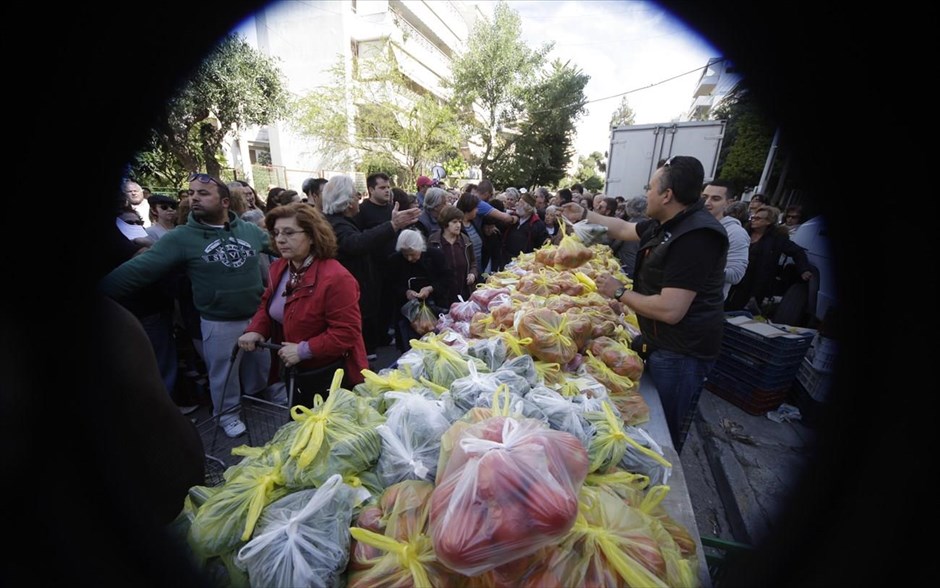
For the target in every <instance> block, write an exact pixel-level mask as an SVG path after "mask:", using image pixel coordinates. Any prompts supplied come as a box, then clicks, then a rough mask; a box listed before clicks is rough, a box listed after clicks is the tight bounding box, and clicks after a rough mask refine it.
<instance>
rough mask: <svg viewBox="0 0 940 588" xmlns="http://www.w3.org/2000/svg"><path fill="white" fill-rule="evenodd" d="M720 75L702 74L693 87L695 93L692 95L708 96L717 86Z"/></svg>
mask: <svg viewBox="0 0 940 588" xmlns="http://www.w3.org/2000/svg"><path fill="white" fill-rule="evenodd" d="M720 77H721V76H719V75H718V74H711V75H704V76H702V79H700V80H699V81H698V86H697V87H696V88H695V93H694V94H693V96H695V97H699V96H708V95H710V94H711V93H712V92H714V91H715V87H717V86H718V79H719V78H720Z"/></svg>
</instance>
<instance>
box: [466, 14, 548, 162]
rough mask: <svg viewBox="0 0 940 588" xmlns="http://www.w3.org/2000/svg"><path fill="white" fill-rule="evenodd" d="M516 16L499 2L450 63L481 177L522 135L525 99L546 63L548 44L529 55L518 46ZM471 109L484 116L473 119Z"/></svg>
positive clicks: (527, 50)
mask: <svg viewBox="0 0 940 588" xmlns="http://www.w3.org/2000/svg"><path fill="white" fill-rule="evenodd" d="M520 22H521V21H520V19H519V14H518V13H517V12H515V11H513V10H512V9H511V8H509V6H508V5H507V4H506V3H505V2H499V3H498V4H497V5H496V9H495V11H494V17H493V21H492V22H488V21H486V20H484V19H480V20H478V21H477V22H476V24H474V26H473V30H472V31H471V33H470V36H469V41H468V43H467V50H466V51H465V52H464V53H463V54H461V55H459V56H458V57H457V58H456V59H454V61H453V64H452V68H451V70H452V80H451V81H450V83H449V84H448V85H449V86H450V87H451V88H452V90H453V93H454V100H455V101H456V103H457V104H458V106H459V107H460V109H461V112H462V114H463V116H464V118H463V121H464V124H465V125H466V129H467V132H468V134H469V135H471V136H473V137H476V138H477V139H478V140H479V141H480V142H481V143H482V144H483V155H482V156H480V157H479V162H478V163H479V165H480V170H481V172H482V173H483V177H489V171H490V168H491V167H492V165H493V162H494V161H498V160H499V158H500V157H502V156H503V155H504V154H506V153H508V152H509V149H510V148H511V146H512V145H513V144H514V143H515V142H516V141H517V140H518V139H519V138H520V137H521V136H522V134H521V133H520V132H518V130H519V127H520V121H522V120H523V117H524V113H525V110H526V108H525V105H526V97H527V92H528V91H529V89H530V88H531V87H532V86H533V85H534V83H535V81H536V79H537V73H538V72H539V69H540V68H541V67H542V65H543V64H544V63H545V55H546V54H547V53H548V52H549V51H551V48H552V44H550V43H547V44H544V45H542V47H541V48H540V49H537V50H534V51H533V50H531V49H529V47H528V46H527V45H526V44H525V43H524V42H523V41H522V31H521V27H520ZM475 107H477V108H479V109H480V111H481V114H482V116H477V115H476V113H475V112H474V110H475Z"/></svg>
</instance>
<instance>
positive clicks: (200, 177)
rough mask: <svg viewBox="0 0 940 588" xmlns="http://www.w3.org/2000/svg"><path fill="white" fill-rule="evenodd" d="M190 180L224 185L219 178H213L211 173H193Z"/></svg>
mask: <svg viewBox="0 0 940 588" xmlns="http://www.w3.org/2000/svg"><path fill="white" fill-rule="evenodd" d="M189 181H190V182H193V181H197V182H201V183H203V184H215V185H216V186H221V185H222V184H221V183H220V182H219V180H217V179H215V178H213V177H212V176H210V175H209V174H192V175H190V176H189Z"/></svg>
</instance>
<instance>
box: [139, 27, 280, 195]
mask: <svg viewBox="0 0 940 588" xmlns="http://www.w3.org/2000/svg"><path fill="white" fill-rule="evenodd" d="M287 96H288V95H287V91H286V89H285V88H284V84H283V81H282V78H281V72H280V70H279V69H278V67H277V63H276V61H275V60H274V59H272V58H270V57H267V56H266V55H264V54H262V53H260V52H258V51H256V50H255V49H253V48H252V47H251V46H250V45H249V44H248V43H247V42H245V41H244V40H243V39H241V38H240V37H239V36H238V35H236V34H234V33H232V34H230V35H229V36H227V37H226V38H225V39H223V40H222V41H221V42H220V43H219V44H218V45H217V46H216V47H215V49H213V51H212V52H211V53H210V54H209V55H208V56H207V57H206V59H204V60H203V62H202V63H201V64H200V65H199V67H197V68H196V70H195V71H194V72H193V73H192V75H191V77H190V78H189V79H188V80H187V81H186V82H185V83H184V84H183V85H182V87H181V88H180V90H179V92H178V93H177V95H176V96H175V97H173V98H172V99H171V100H170V101H169V103H168V104H167V107H166V112H165V114H164V116H163V117H161V118H160V120H159V122H158V123H157V125H156V126H155V127H154V128H153V129H152V133H153V140H152V143H151V145H149V146H147V147H146V148H145V149H144V150H142V151H141V152H140V153H139V154H138V155H137V156H136V157H135V161H134V162H133V163H132V168H137V169H140V170H142V171H143V172H145V173H151V174H153V175H154V176H155V177H165V178H176V177H182V176H183V175H186V174H187V173H188V172H191V171H195V170H200V169H205V170H206V171H208V172H209V173H210V174H213V175H216V176H218V175H219V173H220V171H221V168H222V165H223V159H222V156H221V150H222V143H223V140H224V139H225V135H226V134H228V133H229V132H231V131H233V130H239V131H241V130H244V129H246V128H247V127H249V126H252V125H267V124H271V123H273V122H275V121H276V120H278V119H280V118H283V117H285V116H286V115H287V114H288V113H289V105H288V104H289V103H288V97H287ZM174 185H178V184H174Z"/></svg>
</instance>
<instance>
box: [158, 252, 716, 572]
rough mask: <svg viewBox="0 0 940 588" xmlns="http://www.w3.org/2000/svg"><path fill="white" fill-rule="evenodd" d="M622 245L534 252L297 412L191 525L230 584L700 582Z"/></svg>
mask: <svg viewBox="0 0 940 588" xmlns="http://www.w3.org/2000/svg"><path fill="white" fill-rule="evenodd" d="M605 274H611V275H614V276H615V277H617V278H618V279H620V280H621V281H623V282H625V283H629V280H628V279H627V277H626V276H625V275H623V274H622V273H621V272H620V269H619V266H618V264H617V262H616V260H615V259H613V258H612V256H611V255H610V250H609V248H607V247H605V246H602V245H594V246H591V247H587V246H585V245H584V244H583V243H582V242H581V241H580V239H579V238H578V236H577V235H576V234H571V235H565V237H564V238H563V239H562V241H561V243H560V244H559V245H558V246H551V245H550V246H546V247H543V248H542V249H539V250H537V251H535V252H533V253H531V254H523V255H521V256H520V257H518V258H517V259H516V260H514V263H512V264H510V265H509V266H508V267H507V269H506V270H505V271H503V272H500V273H498V274H495V275H492V276H490V278H489V279H488V280H487V282H486V284H484V285H482V286H481V287H479V288H478V289H477V290H476V291H475V292H474V293H473V294H472V296H471V298H470V300H467V301H461V302H457V303H455V304H454V305H453V306H452V307H451V309H450V312H449V313H448V314H446V315H442V316H441V317H440V318H439V320H438V322H437V324H436V326H435V329H434V332H430V333H428V334H426V335H424V336H423V337H421V339H420V340H413V341H412V342H411V343H412V348H411V350H409V351H408V352H407V353H405V354H404V355H402V356H401V357H400V358H399V360H398V361H397V362H396V364H395V366H393V367H392V368H389V369H385V370H382V371H381V372H379V373H375V372H371V371H369V370H364V372H363V374H364V376H365V382H363V383H362V384H359V385H358V386H356V387H355V388H354V389H353V390H345V389H343V388H341V387H340V383H341V381H342V371H341V370H338V371H337V373H336V377H335V378H334V380H333V386H332V387H331V390H330V393H329V395H328V397H327V399H326V400H325V401H324V400H322V399H321V398H319V397H317V399H316V401H315V403H314V406H313V408H309V409H308V408H304V407H293V408H292V410H291V418H292V421H291V422H290V423H288V424H287V425H284V426H283V427H282V428H281V429H280V430H279V431H278V432H277V433H276V434H275V435H274V437H273V438H272V439H271V441H270V442H268V443H267V444H266V445H264V446H263V447H241V448H239V449H238V450H236V451H237V454H238V455H241V456H243V459H242V461H241V462H239V463H238V464H237V465H235V466H233V467H231V468H229V469H228V470H227V471H226V472H225V476H224V479H225V482H224V483H223V484H222V485H221V486H218V487H214V488H207V487H195V488H193V489H192V490H191V491H190V497H189V498H187V500H186V506H185V508H184V511H183V512H182V513H181V515H180V517H179V519H178V521H177V524H176V528H177V529H183V533H184V534H185V537H186V540H187V541H188V543H189V545H190V547H191V551H192V554H193V559H194V561H195V562H196V563H197V564H199V565H201V566H204V567H205V568H206V569H207V570H209V571H210V573H211V575H212V576H213V577H214V578H215V579H216V582H217V583H218V584H219V585H232V586H298V585H307V586H337V585H341V584H342V583H343V582H346V583H348V584H349V585H350V586H362V587H365V586H402V587H404V586H416V587H424V586H467V587H476V586H480V587H484V586H486V587H494V586H507V587H508V586H533V587H535V586H538V587H543V586H559V587H561V586H573V585H578V586H583V585H595V586H640V585H643V586H646V585H654V586H669V585H683V586H690V585H692V586H694V585H696V584H697V583H698V579H697V573H696V572H697V569H698V568H697V557H698V554H697V553H696V552H695V542H694V540H692V538H691V537H690V536H689V533H688V531H687V530H685V529H684V528H683V527H682V526H681V525H679V524H678V523H676V522H675V521H674V520H673V519H672V518H671V517H670V516H669V514H668V513H667V512H666V510H665V509H664V508H663V507H662V504H661V503H662V500H663V497H664V496H665V495H666V494H667V493H668V486H667V485H666V484H667V483H668V478H669V474H670V471H671V465H670V464H669V462H668V461H667V460H666V459H665V458H664V457H663V452H662V450H661V448H659V446H658V445H656V443H655V442H654V441H653V440H652V439H651V438H650V437H649V435H647V434H646V432H645V431H644V430H643V429H642V427H640V426H639V425H642V423H644V422H646V421H647V420H648V419H649V409H648V407H647V406H646V403H645V402H644V401H643V398H642V397H641V396H640V395H639V379H640V377H641V375H642V372H643V362H642V361H641V360H640V359H639V357H637V356H636V354H635V353H634V352H633V351H632V350H631V349H630V341H631V339H632V337H633V336H634V335H635V334H636V333H637V332H638V330H637V327H636V317H635V315H633V314H632V313H631V312H630V311H629V309H627V308H625V307H623V306H622V305H620V304H619V303H617V302H616V301H611V300H608V299H605V298H604V297H602V296H600V295H599V294H597V292H596V286H595V283H596V281H597V280H599V279H600V278H602V277H603V276H604V275H605Z"/></svg>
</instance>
